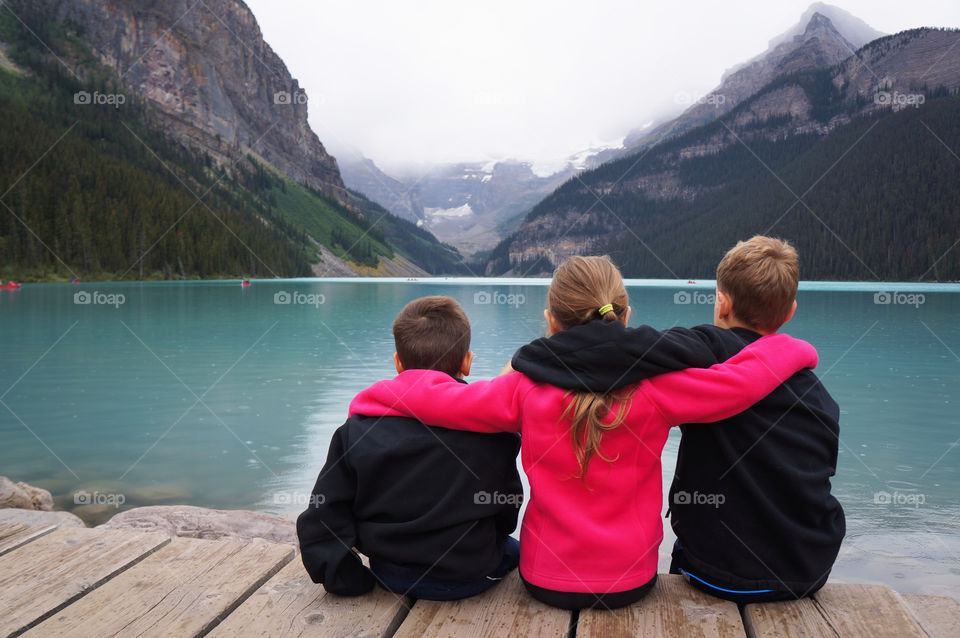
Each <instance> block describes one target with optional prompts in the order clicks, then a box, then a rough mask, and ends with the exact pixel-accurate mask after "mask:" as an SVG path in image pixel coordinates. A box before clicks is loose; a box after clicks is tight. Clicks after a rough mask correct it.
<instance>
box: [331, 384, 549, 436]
mask: <svg viewBox="0 0 960 638" xmlns="http://www.w3.org/2000/svg"><path fill="white" fill-rule="evenodd" d="M529 383H530V381H529V380H527V378H526V377H524V376H523V375H522V374H520V373H518V372H511V373H510V374H505V375H503V376H500V377H497V378H495V379H493V380H491V381H474V382H473V383H470V384H466V383H458V382H457V381H456V379H454V378H452V377H451V376H450V375H448V374H445V373H443V372H437V371H436V370H407V371H405V372H402V373H401V374H400V375H399V376H398V377H397V378H395V379H391V380H389V381H380V382H378V383H375V384H373V385H372V386H370V387H369V388H367V389H366V390H364V391H363V392H361V393H360V394H358V395H357V396H356V397H355V398H354V399H353V401H352V402H351V403H350V414H351V415H353V414H364V415H367V416H406V417H412V418H414V419H417V420H418V421H420V422H422V423H426V424H427V425H433V426H438V427H444V428H448V429H452V430H466V431H469V432H520V422H521V420H520V416H521V404H522V399H523V395H524V394H525V392H524V388H525V387H526V384H529Z"/></svg>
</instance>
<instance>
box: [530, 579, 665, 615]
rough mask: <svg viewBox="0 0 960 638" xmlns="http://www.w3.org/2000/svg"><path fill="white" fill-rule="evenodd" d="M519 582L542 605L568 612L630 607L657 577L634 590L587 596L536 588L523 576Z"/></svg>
mask: <svg viewBox="0 0 960 638" xmlns="http://www.w3.org/2000/svg"><path fill="white" fill-rule="evenodd" d="M520 580H522V581H523V584H524V586H525V587H526V588H527V591H528V592H530V595H531V596H533V597H534V598H536V599H537V600H539V601H540V602H542V603H546V604H547V605H550V606H551V607H559V608H560V609H570V610H576V609H616V608H618V607H626V606H627V605H632V604H633V603H635V602H637V601H638V600H640V599H641V598H643V597H644V596H646V595H647V594H649V593H650V590H652V589H653V586H654V585H655V584H656V583H657V575H656V574H654V575H653V578H651V579H650V581H649V582H648V583H646V584H645V585H640V586H639V587H637V588H636V589H629V590H627V591H616V592H609V593H606V594H589V593H583V592H575V591H555V590H553V589H544V588H543V587H537V586H536V585H531V584H530V583H528V582H527V580H526V579H525V578H524V577H523V574H520Z"/></svg>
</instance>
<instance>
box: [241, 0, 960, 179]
mask: <svg viewBox="0 0 960 638" xmlns="http://www.w3.org/2000/svg"><path fill="white" fill-rule="evenodd" d="M246 2H247V4H248V5H249V6H250V8H251V9H252V10H253V12H254V15H255V16H256V18H257V21H258V22H259V23H260V27H261V29H262V30H263V34H264V37H265V39H266V40H267V42H268V43H269V44H270V45H271V46H272V47H273V49H274V50H275V51H276V52H277V53H278V54H279V55H280V57H282V58H283V60H284V61H285V62H286V64H287V67H288V68H289V69H290V72H291V74H292V75H293V76H294V77H295V78H297V79H298V80H299V81H300V84H301V86H302V87H304V88H305V89H306V92H307V95H308V96H309V109H310V124H311V126H312V127H313V129H314V130H315V131H316V132H317V134H318V135H319V136H320V139H321V140H322V141H323V142H324V144H325V145H326V146H327V147H328V149H330V150H331V151H332V152H333V153H334V154H336V155H338V156H340V157H342V158H343V159H347V156H348V155H349V154H351V151H350V149H351V148H354V149H357V150H359V151H360V152H362V153H363V154H364V155H365V156H367V157H370V158H372V159H374V160H375V161H377V163H378V164H381V165H382V166H385V167H388V168H393V169H396V167H397V166H399V165H404V164H409V163H418V162H420V163H434V162H445V161H466V160H471V161H472V160H485V159H486V160H489V159H500V158H505V157H516V158H519V159H524V160H533V161H539V162H548V161H550V160H556V159H559V158H563V157H566V156H568V155H570V154H572V153H575V152H578V151H580V150H584V149H586V148H589V147H591V146H593V145H597V144H609V143H613V142H616V141H618V140H619V139H620V138H622V137H623V135H625V134H626V133H627V132H628V131H630V130H631V129H635V128H638V127H640V126H642V125H644V124H645V123H647V122H650V121H651V120H654V119H657V118H660V117H663V116H665V115H667V114H675V113H678V112H679V111H681V110H682V108H683V106H682V105H681V104H679V103H678V101H682V100H683V97H684V96H685V95H691V96H694V97H697V96H700V95H703V94H705V93H707V92H708V91H709V90H710V89H712V88H713V87H715V86H716V85H717V84H719V82H720V76H721V74H722V73H723V71H724V70H726V69H727V68H729V67H731V66H733V65H735V64H737V63H739V62H743V61H745V60H747V59H749V58H751V57H753V56H755V55H757V54H759V53H762V52H763V51H765V50H766V48H767V43H768V41H769V40H770V39H771V38H773V37H774V36H777V35H779V34H780V33H782V32H784V31H786V30H787V29H789V28H790V27H792V26H793V25H795V24H796V23H797V22H798V21H799V19H800V15H801V14H802V13H803V12H804V11H805V10H806V8H807V7H808V6H809V5H810V2H809V1H807V0H778V1H777V2H775V3H774V2H769V1H768V0H747V1H743V2H716V1H695V2H658V3H647V2H638V1H633V2H628V1H619V0H618V1H613V0H596V1H594V2H584V1H583V0H579V1H577V2H573V1H568V0H552V1H540V0H507V1H504V0H485V1H484V2H464V1H462V0H436V1H434V0H423V1H402V0H383V1H379V0H378V1H373V0H346V1H344V0H341V1H338V2H330V1H328V0H246ZM832 4H834V5H836V6H839V7H842V8H843V9H845V10H847V11H849V12H850V13H852V14H854V15H855V16H857V17H859V18H861V19H862V20H864V21H866V22H867V23H868V24H869V25H870V26H872V27H873V28H875V29H878V30H880V31H883V32H886V33H895V32H897V31H902V30H904V29H908V28H912V27H919V26H954V27H956V26H960V2H958V1H957V0H910V2H902V1H899V0H898V1H891V0H882V1H880V2H876V1H873V0H842V1H840V2H834V3H832ZM678 95H679V96H680V97H679V98H678Z"/></svg>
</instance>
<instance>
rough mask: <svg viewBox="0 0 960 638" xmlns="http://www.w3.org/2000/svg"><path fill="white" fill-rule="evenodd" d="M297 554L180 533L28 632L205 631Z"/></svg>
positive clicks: (139, 633)
mask: <svg viewBox="0 0 960 638" xmlns="http://www.w3.org/2000/svg"><path fill="white" fill-rule="evenodd" d="M293 554H294V551H293V548H292V547H290V546H288V545H277V544H275V543H265V542H259V543H238V542H230V541H206V540H198V539H193V538H177V539H174V540H173V541H171V542H170V544H169V545H167V546H166V547H164V548H163V549H161V550H159V551H157V552H156V553H155V554H153V555H152V556H150V557H149V558H146V559H144V560H143V561H141V562H140V563H138V564H137V565H135V566H133V567H131V568H130V569H128V570H126V571H125V572H123V573H122V574H119V575H117V576H116V577H114V578H113V579H111V580H110V581H109V582H107V583H104V584H103V585H102V586H100V587H99V588H97V589H96V590H95V591H93V592H90V593H89V594H87V595H86V596H84V597H83V598H81V599H80V600H78V601H77V602H75V603H73V604H72V605H70V606H68V607H66V608H65V609H62V610H61V611H60V612H58V613H56V614H54V615H53V616H52V617H51V618H49V619H47V620H46V621H44V622H42V623H40V624H39V625H37V626H36V627H34V628H33V629H31V630H30V631H28V632H27V633H26V634H24V638H27V637H30V638H40V637H43V636H61V637H71V636H73V637H77V638H80V637H83V636H120V635H129V636H139V637H146V636H178V637H187V636H199V635H203V634H204V633H206V632H207V631H209V630H210V628H211V627H213V626H214V625H216V624H217V623H218V622H219V621H220V620H221V619H222V618H223V617H225V616H226V615H227V614H229V613H230V612H231V611H232V610H233V609H235V608H236V607H237V606H238V605H239V604H240V603H241V602H242V601H243V600H244V599H246V598H247V597H248V596H249V595H250V594H252V593H253V592H254V591H255V590H256V589H257V588H258V587H260V585H262V584H263V583H264V582H265V581H266V580H267V579H268V578H270V577H271V576H273V575H274V574H275V573H277V571H279V570H280V568H281V567H283V565H285V564H286V563H287V562H289V561H290V559H291V558H293Z"/></svg>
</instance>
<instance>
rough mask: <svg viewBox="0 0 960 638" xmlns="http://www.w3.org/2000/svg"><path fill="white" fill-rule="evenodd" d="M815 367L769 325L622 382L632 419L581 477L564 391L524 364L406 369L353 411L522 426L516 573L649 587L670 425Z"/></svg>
mask: <svg viewBox="0 0 960 638" xmlns="http://www.w3.org/2000/svg"><path fill="white" fill-rule="evenodd" d="M816 365H817V353H816V350H814V348H813V346H811V345H810V344H808V343H806V342H804V341H799V340H797V339H793V338H792V337H789V336H787V335H771V336H768V337H763V338H762V339H759V340H758V341H756V342H755V343H754V344H751V345H750V346H748V347H746V348H744V349H743V350H742V351H741V352H740V353H739V354H737V355H736V356H734V357H733V358H731V359H729V360H728V361H727V362H726V363H722V364H718V365H715V366H713V367H712V368H709V369H689V370H684V371H681V372H674V373H671V374H665V375H662V376H659V377H655V378H652V379H648V380H646V381H643V382H641V383H639V384H637V385H635V386H630V387H628V388H626V390H628V391H631V392H632V399H631V405H630V410H629V413H628V416H627V418H626V421H625V422H624V423H623V424H622V425H621V426H620V427H617V428H615V429H613V430H609V431H607V432H605V433H604V434H603V439H602V442H601V449H602V453H603V456H604V457H606V459H610V461H609V462H608V461H606V460H604V459H603V458H600V454H597V455H594V457H593V460H592V461H591V462H590V464H589V466H588V468H587V475H586V481H581V480H580V478H578V476H577V475H578V473H579V465H578V464H577V459H576V456H575V454H574V449H573V444H572V443H571V440H570V424H569V420H567V419H563V418H562V413H563V410H564V407H565V406H566V405H567V403H568V402H569V399H568V398H567V396H566V395H567V392H566V391H565V390H562V389H560V388H557V387H555V386H551V385H546V384H540V383H535V382H534V381H532V380H530V379H529V378H528V377H526V376H524V375H522V374H520V373H519V372H514V373H511V374H508V375H504V376H501V377H497V378H496V379H493V380H491V381H477V382H474V383H471V384H469V385H465V384H462V383H457V382H456V381H455V380H454V379H453V378H451V377H450V376H449V375H446V374H444V373H442V372H437V371H432V370H407V371H405V372H403V373H402V374H400V375H398V376H397V377H396V378H394V379H391V380H387V381H380V382H379V383H376V384H374V385H373V386H371V387H370V388H368V389H366V390H364V391H363V392H361V393H360V394H358V395H357V397H356V398H355V399H354V400H353V402H352V403H351V404H350V414H351V415H354V414H362V415H367V416H410V417H414V418H416V419H418V420H420V421H422V422H424V423H426V424H428V425H435V426H442V427H447V428H452V429H457V430H469V431H472V432H520V433H521V434H522V443H521V452H520V456H521V460H522V462H523V468H524V470H525V471H526V473H527V476H528V478H529V480H530V500H529V503H528V505H527V511H526V514H525V515H524V518H523V524H522V526H521V531H520V548H521V552H520V573H521V574H522V575H523V577H524V578H525V579H526V580H527V581H528V582H530V583H532V584H534V585H537V586H539V587H543V588H546V589H552V590H556V591H566V592H592V593H608V592H619V591H626V590H629V589H633V588H636V587H639V586H641V585H643V584H644V583H646V582H648V581H649V580H650V579H651V578H653V576H654V574H655V573H656V571H657V548H658V547H659V545H660V541H661V540H662V539H663V524H662V522H661V520H660V510H661V508H662V500H663V488H662V485H661V468H660V453H661V452H662V450H663V446H664V444H665V443H666V440H667V434H668V432H669V429H670V427H671V426H674V425H680V424H681V423H697V422H702V423H706V422H712V421H719V420H722V419H726V418H729V417H731V416H733V415H734V414H738V413H739V412H742V411H743V410H745V409H747V408H749V407H750V406H751V405H753V404H754V403H756V402H757V401H759V400H760V399H762V398H763V397H765V396H766V395H767V394H769V393H770V392H772V391H773V390H774V388H776V387H777V386H778V385H780V384H781V383H782V382H783V381H785V380H786V379H787V378H789V377H790V376H791V375H793V374H794V373H795V372H797V371H798V370H800V369H802V368H806V367H810V368H813V367H816ZM614 409H616V408H615V407H614ZM611 418H612V415H611ZM437 480H440V481H442V480H443V477H437ZM712 506H713V505H704V507H712Z"/></svg>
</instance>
